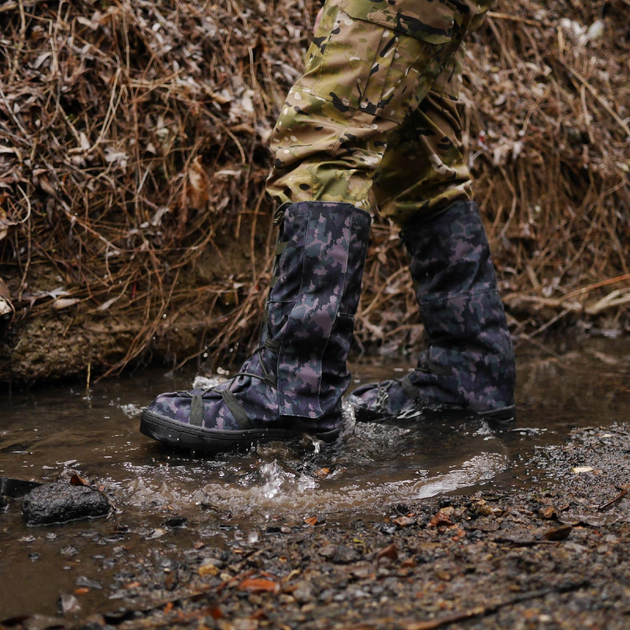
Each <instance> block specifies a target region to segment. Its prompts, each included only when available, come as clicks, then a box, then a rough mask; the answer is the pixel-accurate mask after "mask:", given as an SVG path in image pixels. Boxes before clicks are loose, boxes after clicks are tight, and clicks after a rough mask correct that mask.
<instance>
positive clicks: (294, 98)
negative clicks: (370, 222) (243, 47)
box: [267, 0, 453, 210]
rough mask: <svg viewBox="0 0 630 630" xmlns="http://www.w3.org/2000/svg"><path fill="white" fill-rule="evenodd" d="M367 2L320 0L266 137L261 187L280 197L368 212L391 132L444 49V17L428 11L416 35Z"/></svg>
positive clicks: (419, 95) (448, 33) (415, 101)
mask: <svg viewBox="0 0 630 630" xmlns="http://www.w3.org/2000/svg"><path fill="white" fill-rule="evenodd" d="M401 4H406V5H409V6H412V5H413V4H414V3H413V2H410V1H409V0H406V1H405V2H403V3H401ZM415 4H416V5H417V4H419V3H418V2H416V3H415ZM373 6H375V5H374V3H373V2H372V1H371V0H329V1H328V2H327V3H326V5H325V7H324V14H323V17H322V19H321V21H320V24H319V28H318V32H317V33H316V36H315V39H314V41H313V43H312V44H311V46H310V48H309V50H308V52H307V59H306V67H305V72H304V75H303V76H302V77H301V78H300V79H299V80H298V81H297V82H296V84H295V85H294V86H293V87H292V88H291V90H290V92H289V94H288V96H287V99H286V102H285V104H284V106H283V107H282V110H281V113H280V116H279V118H278V122H277V123H276V126H275V128H274V131H273V134H272V137H271V149H272V152H273V154H274V165H273V168H272V172H271V174H270V176H269V180H268V182H267V190H268V191H269V193H270V194H271V195H272V196H273V197H274V198H275V199H276V200H277V201H278V203H279V204H283V203H295V202H297V201H331V202H348V203H352V204H353V205H355V206H356V207H358V208H362V209H365V210H369V209H370V201H369V197H368V193H369V191H370V188H371V186H372V178H373V176H374V174H375V173H376V171H377V169H378V167H379V165H380V163H381V160H382V159H383V155H384V153H385V149H386V148H387V144H388V136H389V134H390V133H391V132H392V131H394V130H396V129H397V128H398V127H400V125H401V123H402V122H403V121H404V119H405V118H406V117H407V116H408V114H409V113H410V112H412V111H414V110H415V109H416V108H417V107H418V105H419V104H420V102H422V100H423V98H424V97H425V95H426V94H427V92H428V91H429V88H430V86H431V84H432V83H433V82H434V81H435V80H436V78H437V77H438V76H439V74H440V71H441V69H442V67H443V66H444V64H445V62H446V59H447V58H448V55H449V54H450V52H449V50H450V49H449V46H450V44H451V39H452V27H449V24H451V25H452V21H453V18H452V16H451V17H450V18H449V17H448V16H441V17H440V16H438V15H433V13H435V11H434V10H433V9H431V10H430V12H429V13H430V15H429V18H430V19H429V18H427V22H429V24H428V25H427V29H429V30H430V31H431V33H429V34H424V33H422V36H423V37H424V39H421V38H419V37H414V36H410V35H409V34H405V33H404V32H403V30H393V29H392V28H388V27H387V26H385V25H383V24H382V23H380V22H385V23H387V21H388V20H387V19H384V18H383V16H381V15H380V14H378V15H374V16H372V15H371V14H369V9H370V8H372V7H373ZM403 9H404V7H403ZM406 13H409V12H408V11H407V12H406ZM353 16H364V17H365V19H363V18H361V19H359V18H357V17H353ZM371 19H374V20H377V21H378V22H379V23H377V22H375V21H370V20H371ZM410 19H411V17H410ZM398 22H400V23H401V24H402V26H401V29H403V28H405V27H404V22H402V21H401V20H400V19H399V20H398ZM427 39H428V40H429V41H427Z"/></svg>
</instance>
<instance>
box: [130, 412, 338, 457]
mask: <svg viewBox="0 0 630 630" xmlns="http://www.w3.org/2000/svg"><path fill="white" fill-rule="evenodd" d="M140 432H141V433H143V434H144V435H146V436H148V437H150V438H153V439H154V440H158V441H160V442H163V443H164V444H168V445H169V446H173V447H175V448H180V449H185V450H193V451H199V452H202V453H210V454H218V453H227V452H230V451H244V450H247V449H249V448H251V447H252V446H255V445H256V444H263V443H265V442H276V441H281V442H289V441H292V440H296V439H300V438H302V437H303V436H304V434H305V433H308V434H309V435H312V436H313V437H315V438H317V439H318V440H322V442H334V441H335V440H336V439H337V438H338V437H339V434H340V433H341V429H334V430H333V431H325V432H322V433H309V432H306V431H292V430H290V429H249V430H241V431H217V430H213V429H205V428H203V427H192V426H190V425H186V424H181V423H180V422H176V421H174V420H171V419H170V418H166V417H164V416H160V415H159V414H157V413H153V412H152V411H148V410H147V409H145V410H144V411H143V412H142V416H141V418H140Z"/></svg>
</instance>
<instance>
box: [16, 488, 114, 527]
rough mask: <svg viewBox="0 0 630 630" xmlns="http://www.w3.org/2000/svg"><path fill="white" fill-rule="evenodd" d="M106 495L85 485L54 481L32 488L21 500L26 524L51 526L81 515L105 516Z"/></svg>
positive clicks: (80, 517) (107, 507) (76, 518)
mask: <svg viewBox="0 0 630 630" xmlns="http://www.w3.org/2000/svg"><path fill="white" fill-rule="evenodd" d="M110 509H111V506H110V504H109V501H108V500H107V497H106V496H105V495H103V494H101V493H100V492H97V491H96V490H92V489H91V488H88V487H87V486H73V485H70V484H68V483H62V482H56V483H50V484H46V485H43V486H39V487H38V488H35V489H34V490H31V492H29V493H28V494H27V495H26V496H25V497H24V499H22V512H23V514H24V518H25V519H26V523H27V524H28V525H52V524H55V523H67V522H68V521H76V520H78V519H82V518H97V517H99V516H107V515H108V514H109V511H110Z"/></svg>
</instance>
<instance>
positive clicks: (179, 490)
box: [0, 339, 630, 621]
mask: <svg viewBox="0 0 630 630" xmlns="http://www.w3.org/2000/svg"><path fill="white" fill-rule="evenodd" d="M352 367H353V373H354V383H353V386H357V385H358V384H360V383H365V382H370V381H372V380H375V379H382V378H385V377H391V376H392V375H393V376H403V375H404V373H405V372H406V370H407V369H409V367H410V366H409V365H408V364H405V363H401V362H400V361H392V360H391V359H389V360H378V359H376V360H375V359H372V360H370V361H369V362H362V363H356V364H354V365H353V366H352ZM193 378H194V375H193V374H190V373H182V374H178V375H176V376H172V375H169V374H167V373H166V372H165V371H163V370H162V371H159V370H158V371H155V370H152V371H145V372H143V373H142V374H139V375H135V376H128V377H125V378H121V379H118V380H110V381H105V382H102V383H99V384H96V385H93V386H92V387H91V388H90V389H89V390H86V389H85V387H81V386H72V387H70V386H64V387H55V388H45V389H34V390H31V391H28V392H24V393H14V394H12V395H10V394H7V393H3V394H0V477H12V478H21V479H32V480H36V481H49V480H55V479H57V478H58V477H59V476H60V475H69V474H71V473H70V471H77V472H79V473H80V474H81V475H82V476H84V477H87V478H88V479H90V480H92V481H94V482H95V483H98V484H99V485H101V484H102V485H103V486H104V489H105V492H106V493H107V494H108V496H110V498H112V499H113V501H114V502H115V504H116V507H117V513H116V514H115V515H114V516H112V517H110V518H108V519H100V520H94V521H82V522H76V523H70V524H66V525H58V526H50V527H33V528H29V527H26V526H25V525H24V523H23V521H22V517H21V512H20V501H19V499H18V500H15V501H13V502H12V504H11V505H10V506H9V509H8V510H7V511H6V512H5V513H0V621H1V620H2V619H6V618H8V617H14V616H19V615H24V614H32V613H34V612H37V613H42V614H49V615H50V614H56V613H57V612H58V607H59V601H58V600H59V595H60V594H61V593H73V592H74V591H76V589H77V588H79V589H80V588H81V585H82V584H85V583H87V582H86V580H85V578H87V579H88V580H92V581H94V580H95V581H96V582H98V584H99V585H100V586H102V587H103V588H102V589H99V588H97V587H95V586H94V584H92V586H91V587H89V594H87V595H86V596H85V597H84V598H83V599H82V600H81V602H82V604H81V605H82V607H83V612H84V613H85V612H90V611H94V610H105V609H108V608H111V607H112V606H113V605H114V604H115V601H112V600H116V599H121V598H123V597H124V594H125V593H124V589H122V590H121V589H119V590H116V589H114V590H113V591H112V588H111V586H110V585H111V582H112V576H113V562H112V561H111V556H112V555H113V556H115V555H116V554H117V553H126V552H128V551H129V550H133V551H134V553H136V554H137V555H138V554H139V555H142V554H143V553H144V554H151V553H155V552H156V550H158V552H159V553H162V552H163V551H164V550H167V549H171V550H173V549H180V548H181V549H186V548H188V549H189V548H190V547H191V545H192V544H193V543H194V542H195V541H198V540H203V541H204V542H205V544H209V545H217V546H221V545H226V544H231V545H233V544H239V541H243V543H244V544H255V543H256V541H257V540H258V537H259V536H260V535H261V533H262V532H265V531H267V530H269V528H280V527H296V526H299V527H307V526H308V524H305V519H313V517H315V518H316V519H318V521H319V522H322V521H324V520H327V521H328V522H329V523H331V522H342V523H348V524H350V523H351V522H352V521H353V520H355V519H358V518H366V517H374V516H378V515H381V514H383V512H384V510H385V509H386V508H387V507H388V506H391V505H392V504H397V503H401V504H405V503H407V502H417V501H418V500H420V499H423V498H426V497H430V496H435V495H441V494H447V493H451V492H462V491H466V492H468V491H474V489H476V488H477V487H481V486H488V485H493V486H496V487H498V488H500V489H503V490H510V491H518V488H522V487H524V486H526V485H528V484H531V483H532V482H533V481H536V480H537V479H538V478H540V477H541V476H544V475H545V472H544V471H541V470H539V469H536V468H534V467H532V465H531V457H532V455H533V454H534V453H535V451H536V450H537V449H541V448H545V449H548V448H554V447H557V446H558V445H561V444H562V443H563V441H564V440H565V439H566V436H567V435H568V433H569V431H570V430H571V429H573V428H575V427H592V426H602V427H606V426H612V425H613V424H614V423H628V422H630V341H629V340H627V339H618V340H609V339H591V340H586V341H583V342H576V341H574V342H572V343H570V344H569V343H567V342H561V343H557V344H555V345H554V347H553V348H544V349H543V348H540V347H539V346H529V347H522V348H519V363H518V378H519V385H518V396H517V402H518V417H517V421H516V423H515V424H514V425H510V426H507V427H503V428H495V427H491V426H489V425H488V424H487V423H485V422H483V421H469V422H454V421H446V420H444V421H435V420H434V421H432V422H430V423H427V422H424V423H423V422H415V423H407V424H405V425H399V426H391V425H355V424H354V423H353V422H352V421H349V422H348V423H347V427H346V429H345V431H344V434H343V436H342V438H341V439H340V440H339V441H338V443H336V444H335V445H332V446H327V447H326V446H325V447H322V448H320V447H319V445H317V444H313V443H310V442H308V441H306V442H304V443H301V444H293V445H289V446H287V445H281V444H270V445H265V446H262V447H259V448H258V449H256V450H253V451H251V452H249V453H247V454H245V455H230V456H223V457H218V458H203V457H198V456H194V455H191V454H190V453H186V452H184V453H179V452H174V451H171V450H168V449H166V448H164V447H162V446H161V445H159V444H157V443H154V442H152V441H151V440H150V439H149V438H146V437H144V436H143V435H141V434H140V433H139V432H138V424H139V414H140V410H141V408H142V407H143V406H144V405H146V404H147V403H149V402H150V401H151V399H152V398H153V396H154V395H155V394H157V393H160V392H162V391H172V390H177V389H182V388H189V387H190V385H191V383H192V380H193ZM184 519H186V520H185V521H184ZM312 522H313V521H312V520H311V523H312ZM180 525H183V526H180ZM117 570H120V568H119V567H118V569H117ZM106 586H110V587H109V588H106Z"/></svg>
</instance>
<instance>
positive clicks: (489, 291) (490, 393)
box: [350, 48, 515, 421]
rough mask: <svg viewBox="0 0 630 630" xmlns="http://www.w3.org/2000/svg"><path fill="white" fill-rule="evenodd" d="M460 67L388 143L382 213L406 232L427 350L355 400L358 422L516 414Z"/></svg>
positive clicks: (453, 65) (457, 64)
mask: <svg viewBox="0 0 630 630" xmlns="http://www.w3.org/2000/svg"><path fill="white" fill-rule="evenodd" d="M463 58H464V50H463V48H460V50H459V51H458V52H457V54H456V55H454V56H453V57H452V58H451V60H450V61H449V64H448V66H447V67H446V68H445V70H444V71H443V73H442V75H441V76H440V77H439V79H438V81H436V83H435V85H434V86H433V87H432V90H431V92H430V93H429V94H428V95H427V97H426V98H425V99H424V100H423V102H422V103H421V104H420V107H419V108H418V109H417V110H416V111H415V112H413V114H411V115H410V117H409V118H408V120H407V121H406V122H405V125H404V126H403V127H401V128H400V129H398V130H396V131H395V132H394V133H393V134H391V136H390V139H389V145H388V146H389V148H388V149H387V151H386V153H385V156H384V158H383V160H382V163H381V168H380V170H379V172H378V173H377V176H376V178H375V185H374V193H375V197H376V199H377V200H378V203H379V207H380V211H381V213H382V214H383V215H385V216H387V217H389V218H391V219H392V220H393V221H394V222H395V223H396V224H398V225H399V226H401V228H402V231H401V237H402V240H403V242H404V244H405V246H406V248H407V251H408V253H409V257H410V270H411V275H412V278H413V280H414V285H415V289H416V294H417V299H418V304H419V306H420V314H421V318H422V322H423V324H424V327H425V337H426V341H427V345H428V346H429V347H428V350H426V351H425V352H423V353H422V354H421V356H420V359H419V361H418V367H417V368H416V369H415V370H414V371H413V372H411V373H410V374H408V375H407V376H405V377H404V378H403V379H394V380H391V381H385V382H383V383H374V384H370V385H367V386H364V387H361V388H359V389H358V390H355V392H354V393H353V395H352V396H351V397H350V400H351V402H352V403H353V407H354V409H355V412H356V416H357V419H358V420H366V421H369V420H380V419H384V418H391V417H396V416H399V415H403V416H410V415H413V414H417V413H422V411H423V410H426V409H427V408H444V407H445V406H446V407H450V408H454V409H458V410H466V411H467V412H472V413H482V414H484V413H485V414H489V415H491V416H492V415H493V416H495V417H500V418H509V417H511V416H512V414H513V405H514V383H515V372H514V355H513V350H512V343H511V340H510V335H509V331H508V328H507V323H506V319H505V312H504V309H503V305H502V303H501V298H500V296H499V293H498V291H497V284H496V277H495V272H494V267H493V264H492V261H491V259H490V248H489V245H488V240H487V238H486V235H485V231H484V228H483V224H482V222H481V218H480V216H479V211H478V208H477V206H476V205H475V204H474V203H472V202H471V176H470V172H469V170H468V168H467V166H466V163H465V159H464V154H463V147H462V129H461V123H460V113H461V109H462V107H463V105H462V103H461V100H460V98H459V88H460V84H461V62H462V60H463Z"/></svg>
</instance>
